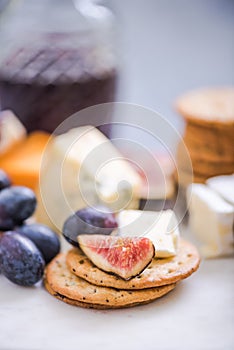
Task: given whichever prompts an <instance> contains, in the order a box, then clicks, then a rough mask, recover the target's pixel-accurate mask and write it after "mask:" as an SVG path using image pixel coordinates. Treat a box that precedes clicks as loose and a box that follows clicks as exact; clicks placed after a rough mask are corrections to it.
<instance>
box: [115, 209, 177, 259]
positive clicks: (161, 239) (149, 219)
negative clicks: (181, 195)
mask: <svg viewBox="0 0 234 350" xmlns="http://www.w3.org/2000/svg"><path fill="white" fill-rule="evenodd" d="M117 221H118V226H119V233H120V235H122V236H144V237H147V238H149V239H150V240H151V241H152V242H153V244H154V247H155V257H158V258H166V257H170V256H174V255H176V252H177V246H178V240H179V235H180V234H179V228H178V222H177V219H176V216H175V214H174V212H173V211H172V210H165V211H159V212H155V211H142V210H123V211H122V212H120V213H119V214H118V216H117Z"/></svg>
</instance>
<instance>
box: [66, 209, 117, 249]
mask: <svg viewBox="0 0 234 350" xmlns="http://www.w3.org/2000/svg"><path fill="white" fill-rule="evenodd" d="M117 226H118V225H117V221H116V219H115V216H114V214H113V213H111V212H110V211H109V210H108V208H105V207H103V206H100V207H98V206H96V207H87V208H83V209H80V210H78V211H77V212H76V213H75V214H73V215H71V216H69V217H68V219H67V220H66V221H65V223H64V226H63V236H64V237H65V239H66V240H67V241H68V242H69V243H71V244H72V245H74V246H76V247H78V242H77V236H78V235H81V234H90V235H92V234H102V235H109V234H110V233H111V232H112V231H113V230H114V229H115V228H116V227H117Z"/></svg>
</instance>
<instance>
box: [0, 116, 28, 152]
mask: <svg viewBox="0 0 234 350" xmlns="http://www.w3.org/2000/svg"><path fill="white" fill-rule="evenodd" d="M25 137H26V129H25V127H24V126H23V124H22V123H21V122H20V121H19V119H18V118H17V117H16V116H15V115H14V114H13V113H12V112H11V111H8V110H6V111H3V112H1V114H0V154H2V153H4V152H6V151H7V150H8V149H9V148H11V147H12V146H14V144H16V143H17V142H19V141H21V140H22V139H24V138H25Z"/></svg>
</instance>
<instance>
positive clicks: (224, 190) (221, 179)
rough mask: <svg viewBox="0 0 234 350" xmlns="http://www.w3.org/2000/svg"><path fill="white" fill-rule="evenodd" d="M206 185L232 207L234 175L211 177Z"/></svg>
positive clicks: (233, 200)
mask: <svg viewBox="0 0 234 350" xmlns="http://www.w3.org/2000/svg"><path fill="white" fill-rule="evenodd" d="M206 183H207V185H208V186H209V187H210V188H212V189H213V190H214V191H215V192H217V193H218V194H219V195H220V196H221V197H223V198H224V199H225V200H226V201H228V202H229V203H230V204H232V205H233V206H234V175H221V176H214V177H211V178H210V179H208V180H207V181H206Z"/></svg>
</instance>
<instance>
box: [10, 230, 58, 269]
mask: <svg viewBox="0 0 234 350" xmlns="http://www.w3.org/2000/svg"><path fill="white" fill-rule="evenodd" d="M16 231H17V232H18V233H19V234H20V235H23V236H25V237H27V238H29V239H30V240H31V241H32V242H33V243H34V244H35V245H36V246H37V248H38V249H39V250H40V252H41V253H42V255H43V258H44V260H45V262H46V264H47V263H48V262H50V261H51V260H52V259H53V258H54V257H55V255H57V254H58V253H59V251H60V241H59V238H58V235H57V234H56V233H55V232H54V231H52V230H51V229H50V228H49V227H47V226H45V225H41V224H32V225H23V226H20V227H18V228H17V229H16Z"/></svg>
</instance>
